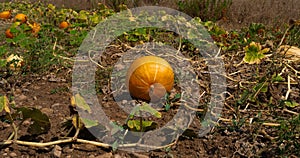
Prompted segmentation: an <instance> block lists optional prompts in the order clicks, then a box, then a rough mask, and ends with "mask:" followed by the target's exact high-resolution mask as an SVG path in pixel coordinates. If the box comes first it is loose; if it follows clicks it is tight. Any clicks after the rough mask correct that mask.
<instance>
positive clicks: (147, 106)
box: [140, 103, 161, 118]
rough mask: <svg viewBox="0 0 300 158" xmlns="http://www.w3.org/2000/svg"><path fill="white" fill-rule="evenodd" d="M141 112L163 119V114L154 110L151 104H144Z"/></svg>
mask: <svg viewBox="0 0 300 158" xmlns="http://www.w3.org/2000/svg"><path fill="white" fill-rule="evenodd" d="M140 110H141V111H144V112H149V113H150V114H151V115H153V116H155V117H157V118H161V113H160V112H158V111H157V110H156V109H154V108H152V107H151V106H150V105H149V104H147V103H144V104H143V105H142V106H140Z"/></svg>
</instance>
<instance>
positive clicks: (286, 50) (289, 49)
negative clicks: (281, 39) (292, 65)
mask: <svg viewBox="0 0 300 158" xmlns="http://www.w3.org/2000/svg"><path fill="white" fill-rule="evenodd" d="M279 53H280V54H282V55H285V58H286V59H290V60H293V61H300V48H298V47H295V46H289V45H282V46H280V47H279Z"/></svg>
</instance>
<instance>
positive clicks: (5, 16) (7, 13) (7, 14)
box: [0, 10, 11, 19]
mask: <svg viewBox="0 0 300 158" xmlns="http://www.w3.org/2000/svg"><path fill="white" fill-rule="evenodd" d="M10 15H11V11H10V10H9V11H3V12H1V13H0V19H9V18H10Z"/></svg>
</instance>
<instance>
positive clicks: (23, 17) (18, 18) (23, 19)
mask: <svg viewBox="0 0 300 158" xmlns="http://www.w3.org/2000/svg"><path fill="white" fill-rule="evenodd" d="M15 21H20V22H22V23H25V22H26V21H27V16H26V15H25V14H22V13H19V14H17V15H16V16H15Z"/></svg>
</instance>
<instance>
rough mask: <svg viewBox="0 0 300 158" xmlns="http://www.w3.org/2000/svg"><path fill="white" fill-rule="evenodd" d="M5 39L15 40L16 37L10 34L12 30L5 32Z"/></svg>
mask: <svg viewBox="0 0 300 158" xmlns="http://www.w3.org/2000/svg"><path fill="white" fill-rule="evenodd" d="M5 37H6V38H14V35H13V34H12V33H11V32H10V29H7V30H6V31H5Z"/></svg>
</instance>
